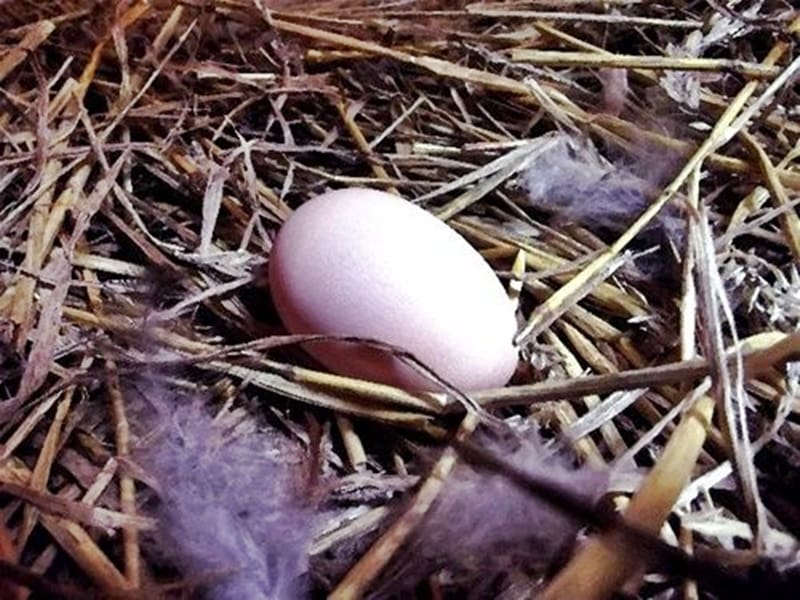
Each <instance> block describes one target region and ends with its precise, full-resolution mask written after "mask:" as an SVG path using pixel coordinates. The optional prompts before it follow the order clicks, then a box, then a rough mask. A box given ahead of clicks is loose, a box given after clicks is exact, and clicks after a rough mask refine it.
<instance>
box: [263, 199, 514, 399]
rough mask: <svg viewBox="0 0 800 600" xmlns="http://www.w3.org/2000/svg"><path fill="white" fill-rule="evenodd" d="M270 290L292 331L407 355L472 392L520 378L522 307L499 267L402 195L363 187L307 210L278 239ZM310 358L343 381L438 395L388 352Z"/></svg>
mask: <svg viewBox="0 0 800 600" xmlns="http://www.w3.org/2000/svg"><path fill="white" fill-rule="evenodd" d="M269 281H270V289H271V293H272V295H273V299H274V302H275V306H276V308H277V310H278V313H279V315H280V317H281V320H282V321H283V323H284V325H285V326H286V328H287V329H288V330H289V331H290V332H292V333H310V334H327V335H344V336H357V337H363V338H371V339H375V340H379V341H382V342H385V343H388V344H391V345H393V346H399V347H401V348H404V349H406V350H408V351H409V352H411V353H412V354H413V355H414V356H416V357H417V358H418V359H420V360H421V361H422V362H423V363H425V364H426V365H427V366H428V367H430V368H431V369H433V370H434V371H435V372H436V373H438V374H439V375H440V376H441V377H443V378H444V379H446V380H447V381H448V382H450V383H451V384H453V385H455V386H457V387H459V388H460V389H462V390H477V389H484V388H491V387H499V386H502V385H505V384H506V383H507V382H508V380H509V378H510V377H511V375H512V374H513V372H514V370H515V367H516V364H517V351H516V348H515V347H514V345H513V343H512V340H513V337H514V334H515V331H516V319H515V316H514V308H513V306H512V303H511V302H510V301H509V299H508V297H507V296H506V293H505V290H504V288H503V286H502V285H501V283H500V281H499V280H498V279H497V276H496V275H495V273H494V272H493V271H492V269H491V267H490V266H489V265H488V264H487V263H486V261H485V260H484V259H483V257H481V255H480V254H478V252H477V251H476V250H475V249H474V248H473V247H472V246H470V245H469V243H468V242H467V241H466V240H465V239H464V238H462V237H461V236H460V235H459V234H458V233H456V232H455V231H454V230H453V229H451V228H450V227H449V226H448V225H447V224H445V223H443V222H442V221H440V220H439V219H437V218H436V217H434V216H433V215H431V214H430V213H428V212H426V211H425V210H423V209H421V208H419V207H418V206H415V205H414V204H411V203H410V202H407V201H405V200H403V199H401V198H398V197H397V196H394V195H391V194H387V193H384V192H379V191H375V190H368V189H359V188H355V189H344V190H338V191H334V192H330V193H327V194H323V195H322V196H319V197H317V198H314V199H312V200H310V201H308V202H306V203H305V204H303V205H302V206H301V207H300V208H299V209H298V210H297V211H296V212H295V213H294V214H293V215H292V216H291V217H290V218H289V219H288V220H287V221H286V223H285V224H284V225H283V227H282V228H281V230H280V231H279V233H278V236H277V238H276V240H275V245H274V246H273V249H272V255H271V257H270V266H269ZM304 348H305V350H306V351H307V352H309V353H310V354H311V355H312V356H313V357H314V358H316V359H317V360H318V361H319V362H320V363H322V364H323V365H324V366H326V367H327V368H329V369H330V370H331V371H333V372H335V373H338V374H342V375H348V376H352V377H358V378H362V379H368V380H372V381H378V382H382V383H388V384H392V385H397V386H400V387H403V388H406V389H410V390H434V389H439V388H438V386H437V385H435V384H434V383H432V382H431V381H430V380H429V379H427V378H425V377H424V376H423V375H421V374H419V373H418V372H415V371H414V370H413V369H411V368H410V367H408V366H407V365H405V364H403V363H402V362H401V361H400V360H399V359H397V358H396V357H394V356H392V355H391V354H389V353H386V352H384V351H382V350H378V349H375V348H367V347H363V346H356V345H352V344H345V343H341V342H338V343H337V342H323V343H309V344H306V345H305V346H304Z"/></svg>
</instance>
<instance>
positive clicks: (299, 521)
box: [136, 389, 312, 600]
mask: <svg viewBox="0 0 800 600" xmlns="http://www.w3.org/2000/svg"><path fill="white" fill-rule="evenodd" d="M145 396H146V397H147V400H148V401H149V402H150V403H151V404H152V405H153V406H154V407H155V408H156V415H157V422H156V421H155V420H154V418H153V416H152V411H151V412H150V416H149V417H142V418H140V419H137V420H138V421H139V425H140V426H143V428H144V430H145V431H148V430H149V433H148V435H147V437H145V438H142V439H140V444H139V445H140V448H139V451H138V453H137V456H136V460H137V461H138V462H139V464H140V465H141V466H142V467H143V468H144V469H145V470H146V471H147V472H148V474H150V475H152V476H153V477H154V478H155V479H156V480H157V482H158V484H159V486H160V490H159V496H160V502H159V503H158V507H157V509H156V516H157V517H158V518H159V528H158V529H157V531H156V535H157V539H156V540H154V541H155V545H156V551H157V552H158V553H160V554H161V555H162V556H163V558H164V559H166V561H167V562H170V563H173V564H174V565H175V566H176V567H178V568H179V569H180V570H181V571H182V572H183V574H184V575H185V576H186V577H187V578H189V579H197V578H199V579H203V578H210V579H211V580H212V581H213V583H212V584H211V585H210V586H209V589H208V594H209V597H210V598H214V599H229V598H230V599H234V598H236V599H239V598H248V599H254V600H257V599H259V598H270V599H283V598H297V597H302V595H303V590H304V587H305V586H304V584H303V580H304V578H305V574H306V571H307V553H308V546H309V544H310V541H311V535H312V532H311V525H310V524H311V521H312V519H310V518H309V517H310V514H311V509H310V508H307V507H304V506H303V502H302V500H300V499H299V498H298V496H297V494H296V493H295V490H294V488H295V485H294V482H295V479H296V477H295V476H294V475H295V473H293V471H294V470H296V469H297V467H298V463H299V461H300V458H301V455H300V451H299V448H298V447H297V446H296V445H295V444H293V443H291V442H290V441H289V440H288V439H287V438H286V436H285V435H284V434H282V433H281V432H278V431H275V430H268V429H264V428H263V427H257V426H256V425H255V423H254V421H253V419H252V417H250V416H249V415H248V414H247V413H246V412H244V411H241V410H235V411H231V410H228V409H223V410H222V411H221V412H220V413H219V414H218V415H216V417H212V416H211V415H210V414H209V412H208V409H207V407H206V406H205V405H204V404H203V403H202V402H199V401H197V400H186V399H185V398H181V397H179V396H178V395H176V394H175V393H172V392H170V391H165V390H159V389H150V390H148V391H147V392H146V393H145ZM141 413H142V414H143V415H145V414H147V411H146V410H142V411H141Z"/></svg>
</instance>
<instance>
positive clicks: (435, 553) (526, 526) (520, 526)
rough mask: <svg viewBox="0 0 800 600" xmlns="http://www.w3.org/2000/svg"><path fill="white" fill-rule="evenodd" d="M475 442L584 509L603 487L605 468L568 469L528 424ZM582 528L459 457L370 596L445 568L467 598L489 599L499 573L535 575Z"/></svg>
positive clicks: (396, 589) (498, 475)
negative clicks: (468, 593) (562, 491)
mask: <svg viewBox="0 0 800 600" xmlns="http://www.w3.org/2000/svg"><path fill="white" fill-rule="evenodd" d="M509 433H510V432H509ZM474 440H475V441H476V442H478V443H480V444H481V445H483V446H484V447H485V448H486V449H488V450H491V451H492V452H494V453H496V454H498V455H500V456H502V457H503V458H505V459H506V460H507V461H508V462H509V463H511V464H513V465H514V466H515V467H517V468H520V469H522V470H524V471H526V472H527V473H528V474H529V475H531V476H532V477H534V478H536V479H538V480H540V481H541V480H544V481H549V482H552V483H557V484H559V485H561V486H563V487H566V488H567V489H569V490H571V494H573V495H575V496H576V497H577V498H578V499H580V500H581V501H582V502H584V503H586V504H587V506H592V505H594V504H595V503H596V502H597V500H598V499H599V498H600V496H601V495H602V494H603V493H604V492H605V490H606V486H607V481H608V480H607V475H606V474H605V473H602V472H599V471H596V470H594V469H590V468H585V467H581V468H575V467H573V466H572V465H571V464H570V463H569V461H568V460H567V459H566V458H565V456H564V454H563V453H555V452H554V451H552V450H550V449H548V448H546V447H545V445H544V444H543V442H542V441H541V440H540V438H539V437H538V435H537V434H536V432H535V431H533V430H532V429H527V430H525V431H523V432H522V434H521V435H517V434H516V433H512V434H510V435H508V436H502V435H501V436H499V437H498V436H496V435H494V434H487V433H486V432H484V433H480V432H479V433H477V434H475V436H474ZM580 526H581V524H580V523H577V522H575V521H574V520H573V519H571V518H570V517H569V516H568V515H566V514H564V513H563V512H561V511H559V510H558V509H556V508H553V507H552V506H550V505H549V504H546V503H545V502H543V501H541V500H538V499H537V498H535V497H533V496H531V495H530V493H527V492H525V491H523V490H521V489H520V488H518V487H517V486H515V485H514V484H513V483H512V482H510V481H509V480H508V479H507V478H506V477H504V476H503V474H501V473H492V472H488V471H485V470H482V469H480V468H477V467H473V466H471V465H469V464H466V463H463V462H460V463H459V465H458V466H457V467H456V468H455V470H454V471H453V473H452V474H451V475H450V477H448V479H447V481H446V483H445V485H444V488H443V489H442V491H441V493H440V495H439V497H438V498H437V500H436V502H435V504H434V506H433V507H432V509H431V511H430V512H429V513H428V515H427V516H426V517H425V520H424V522H423V523H422V524H421V525H420V526H419V527H418V528H417V530H416V532H415V534H414V536H413V538H412V539H411V540H410V542H409V543H408V544H406V546H405V548H404V549H403V551H402V552H401V553H400V554H399V555H398V556H397V557H396V559H395V560H394V561H393V563H392V565H390V567H389V569H388V570H387V573H386V576H385V577H384V578H383V581H382V584H381V585H380V586H379V588H378V589H376V591H375V597H390V596H392V595H394V594H397V593H400V592H402V591H403V590H404V589H407V588H408V587H409V586H413V585H414V584H415V583H416V582H419V581H421V580H422V579H423V578H424V577H427V576H428V575H430V574H431V573H433V572H435V571H437V570H438V569H441V568H442V567H444V566H446V567H447V569H448V573H449V575H450V576H451V577H453V578H455V579H459V580H461V583H462V584H463V583H465V582H467V586H468V587H469V588H470V589H472V590H473V595H472V597H475V598H488V597H495V595H496V594H497V593H499V591H500V590H499V589H498V588H497V587H496V586H498V580H500V581H502V579H503V577H502V576H501V574H503V573H506V574H508V573H512V572H514V571H515V570H518V569H522V570H524V571H529V570H531V569H533V571H538V572H539V573H541V572H542V571H541V569H542V568H543V567H545V566H546V565H548V564H549V563H550V562H552V561H553V560H554V558H555V557H557V556H558V555H559V553H560V552H562V551H563V550H564V549H565V548H568V547H569V546H570V545H572V544H573V543H574V541H575V536H576V534H577V531H578V529H579V527H580ZM500 588H501V589H502V584H500Z"/></svg>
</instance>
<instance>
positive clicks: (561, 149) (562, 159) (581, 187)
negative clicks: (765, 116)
mask: <svg viewBox="0 0 800 600" xmlns="http://www.w3.org/2000/svg"><path fill="white" fill-rule="evenodd" d="M660 168H663V167H660ZM519 182H520V185H521V187H522V188H523V189H524V190H525V191H526V193H527V196H528V201H529V202H530V204H531V206H533V207H535V208H537V209H539V210H542V211H544V212H546V213H548V214H550V215H552V216H553V217H554V218H556V219H558V220H561V221H570V222H574V223H578V224H581V225H584V226H585V227H587V228H589V229H591V230H594V231H595V232H598V233H608V232H610V233H612V234H618V233H620V232H621V231H623V230H624V229H626V228H627V227H628V226H629V225H630V224H631V223H632V222H633V221H634V220H635V219H636V217H638V216H639V215H640V214H641V213H642V212H643V211H644V210H645V208H647V206H648V205H649V204H650V202H651V195H652V192H653V190H652V189H649V188H650V187H651V185H652V184H651V183H648V182H647V181H645V180H643V179H641V178H640V177H637V176H636V175H635V174H634V173H633V172H632V171H630V170H628V169H625V168H622V167H617V166H615V165H613V164H612V163H610V162H609V161H607V160H606V159H605V158H603V156H602V155H601V154H600V153H599V152H598V151H597V149H596V148H595V147H594V146H592V145H591V142H589V141H588V140H587V141H582V140H579V139H576V138H573V137H570V136H568V135H560V136H559V138H558V140H557V141H556V143H555V145H554V146H553V147H552V148H551V149H550V150H549V151H548V152H542V153H541V154H540V155H538V156H537V157H536V158H535V159H534V160H533V161H531V163H530V164H529V166H528V168H527V169H526V170H525V172H524V173H523V174H522V175H521V177H520V181H519ZM684 227H685V225H684V220H683V217H682V216H681V214H680V211H679V210H678V208H677V207H676V206H675V205H667V206H666V207H664V209H663V210H662V211H661V212H660V214H659V215H658V216H657V217H656V219H655V220H654V222H653V223H652V224H651V225H650V226H649V227H648V228H646V229H645V231H644V232H643V233H642V238H641V239H642V241H643V242H644V243H645V244H647V245H662V244H664V243H672V244H675V245H676V246H677V247H679V248H680V247H681V245H682V243H683V238H684Z"/></svg>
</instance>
